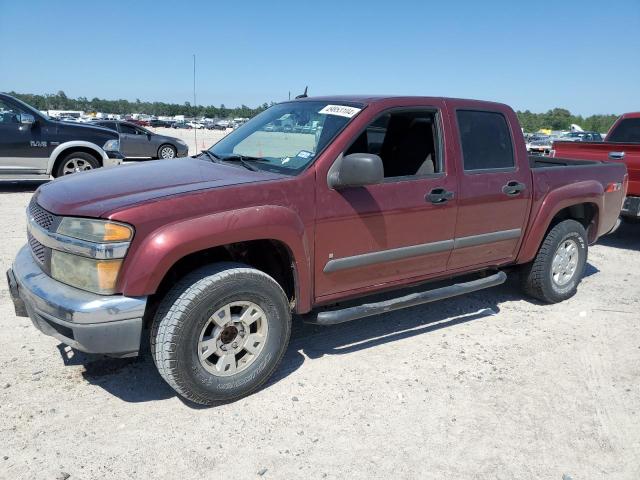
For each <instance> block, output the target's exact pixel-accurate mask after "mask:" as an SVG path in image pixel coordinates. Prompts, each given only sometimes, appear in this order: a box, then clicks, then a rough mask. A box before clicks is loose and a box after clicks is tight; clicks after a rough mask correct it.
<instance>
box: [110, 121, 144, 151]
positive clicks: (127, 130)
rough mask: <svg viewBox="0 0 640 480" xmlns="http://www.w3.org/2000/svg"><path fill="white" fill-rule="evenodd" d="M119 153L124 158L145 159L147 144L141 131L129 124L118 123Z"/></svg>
mask: <svg viewBox="0 0 640 480" xmlns="http://www.w3.org/2000/svg"><path fill="white" fill-rule="evenodd" d="M118 126H119V128H120V152H121V153H122V154H123V155H124V156H125V157H147V156H149V155H147V154H146V148H145V146H146V144H147V143H149V140H148V139H147V136H146V135H142V130H141V129H138V128H137V127H136V126H135V125H131V124H129V123H120V124H119V125H118Z"/></svg>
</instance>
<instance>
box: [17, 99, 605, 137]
mask: <svg viewBox="0 0 640 480" xmlns="http://www.w3.org/2000/svg"><path fill="white" fill-rule="evenodd" d="M9 93H10V95H13V96H15V97H17V98H19V99H21V100H22V101H24V102H26V103H28V104H29V105H32V106H34V107H35V108H37V109H38V110H82V111H85V112H103V113H113V114H121V115H124V114H130V113H147V114H149V115H156V116H159V115H166V116H174V115H185V116H187V117H203V116H204V117H208V118H229V117H248V118H250V117H253V116H255V115H257V114H258V113H260V112H262V111H263V110H266V109H267V108H268V107H269V104H267V103H263V104H262V105H260V106H258V107H255V108H251V107H248V106H246V105H241V106H240V107H235V108H228V107H225V106H224V104H223V105H220V106H219V107H216V106H213V105H191V104H190V103H189V102H185V103H184V104H178V103H165V102H143V101H141V100H140V99H136V101H135V102H131V101H129V100H122V99H120V100H104V99H101V98H93V99H91V100H89V99H88V98H86V97H78V98H69V97H67V96H66V95H65V93H64V92H63V91H59V92H58V93H55V94H45V95H34V94H30V93H16V92H9ZM271 104H273V102H272V103H271ZM517 114H518V119H519V120H520V124H521V125H522V128H524V131H525V132H537V131H538V130H540V129H545V128H548V129H551V130H568V129H569V127H570V126H571V124H572V123H575V124H578V125H580V126H581V127H582V128H583V129H585V130H593V131H596V132H603V133H604V132H606V131H607V130H609V127H611V125H613V122H614V121H615V119H616V117H617V116H616V115H591V116H589V117H583V116H581V115H573V114H572V113H571V112H570V111H569V110H566V109H564V108H554V109H552V110H549V111H547V112H545V113H533V112H530V111H529V110H525V111H524V112H521V111H518V112H517Z"/></svg>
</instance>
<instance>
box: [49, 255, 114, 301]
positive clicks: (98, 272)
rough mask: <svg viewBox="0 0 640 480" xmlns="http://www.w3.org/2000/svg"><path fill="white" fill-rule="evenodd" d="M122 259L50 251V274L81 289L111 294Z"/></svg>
mask: <svg viewBox="0 0 640 480" xmlns="http://www.w3.org/2000/svg"><path fill="white" fill-rule="evenodd" d="M121 265H122V259H117V260H97V259H95V258H87V257H80V256H78V255H73V254H71V253H65V252H60V251H58V250H52V251H51V276H52V277H53V278H55V279H56V280H59V281H60V282H62V283H66V284H67V285H71V286H72V287H77V288H80V289H82V290H88V291H90V292H94V293H98V294H100V295H111V294H112V293H114V292H115V289H116V280H117V279H118V272H119V271H120V266H121Z"/></svg>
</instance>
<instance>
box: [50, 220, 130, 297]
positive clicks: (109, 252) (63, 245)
mask: <svg viewBox="0 0 640 480" xmlns="http://www.w3.org/2000/svg"><path fill="white" fill-rule="evenodd" d="M55 233H56V234H57V237H56V239H57V242H58V244H57V245H56V246H53V245H52V250H51V277H53V278H55V279H56V280H59V281H60V282H62V283H66V284H67V285H71V286H73V287H77V288H80V289H82V290H88V291H90V292H94V293H98V294H101V295H111V294H113V293H115V290H116V282H117V280H118V273H119V272H120V267H121V266H122V262H123V260H124V256H125V255H126V252H127V250H128V248H129V242H130V241H131V239H132V238H133V228H132V227H130V226H129V225H125V224H122V223H117V222H110V221H107V220H95V219H90V218H74V217H64V218H63V219H62V220H61V221H60V224H59V225H58V227H57V228H56V232H55ZM72 239H76V240H72Z"/></svg>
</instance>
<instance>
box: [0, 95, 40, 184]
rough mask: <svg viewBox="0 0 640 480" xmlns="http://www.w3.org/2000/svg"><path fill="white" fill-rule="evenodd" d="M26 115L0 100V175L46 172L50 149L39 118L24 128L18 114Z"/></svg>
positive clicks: (16, 107)
mask: <svg viewBox="0 0 640 480" xmlns="http://www.w3.org/2000/svg"><path fill="white" fill-rule="evenodd" d="M22 114H29V115H32V113H31V112H27V111H26V110H23V109H22V108H20V107H19V106H18V105H16V104H14V103H13V102H9V101H6V100H3V99H0V171H1V173H11V174H20V173H39V172H44V171H46V169H47V164H48V161H49V152H50V146H49V143H48V141H47V138H46V135H44V134H43V131H42V130H43V125H41V122H40V121H39V119H38V118H36V119H35V120H36V121H35V123H33V124H32V125H23V124H22V123H21V115H22Z"/></svg>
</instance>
